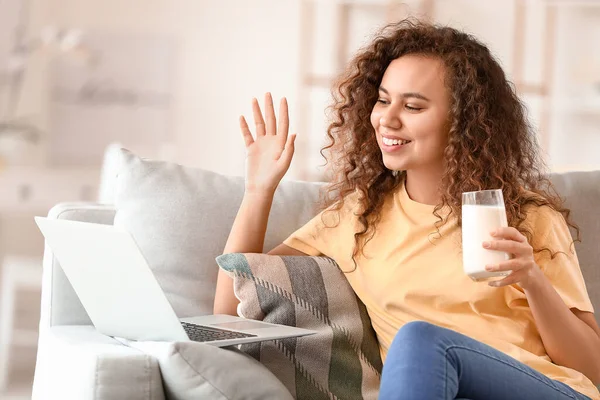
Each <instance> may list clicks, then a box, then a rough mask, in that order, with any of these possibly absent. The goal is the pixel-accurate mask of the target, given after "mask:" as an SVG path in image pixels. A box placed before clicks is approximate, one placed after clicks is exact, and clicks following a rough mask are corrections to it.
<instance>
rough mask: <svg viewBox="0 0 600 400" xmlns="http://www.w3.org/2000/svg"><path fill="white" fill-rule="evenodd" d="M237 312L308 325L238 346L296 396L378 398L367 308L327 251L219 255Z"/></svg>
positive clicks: (377, 361)
mask: <svg viewBox="0 0 600 400" xmlns="http://www.w3.org/2000/svg"><path fill="white" fill-rule="evenodd" d="M217 262H218V263H219V266H220V267H221V268H223V269H224V270H225V271H226V272H227V273H228V275H230V276H231V277H232V278H233V279H234V292H235V295H236V296H237V297H238V298H239V299H240V300H241V303H240V305H239V307H238V312H239V313H240V315H242V316H244V317H246V318H251V319H260V320H264V321H266V322H271V323H276V324H284V325H291V326H297V327H300V328H306V329H313V330H315V331H316V332H317V333H316V334H314V335H310V336H302V337H298V338H289V339H283V340H275V341H268V342H262V343H254V344H248V345H243V346H242V350H244V351H246V352H248V353H249V354H253V355H254V356H255V357H256V358H257V359H259V360H260V361H261V362H262V363H263V364H265V365H266V366H267V367H268V368H269V369H270V370H271V371H272V372H273V373H274V374H275V375H276V376H277V377H278V378H279V379H280V380H281V381H282V382H283V383H284V384H285V386H286V387H287V388H288V390H289V391H290V393H292V395H293V396H294V397H295V398H296V399H307V400H312V399H315V398H324V399H331V398H338V399H376V398H377V395H378V392H379V379H380V372H381V368H382V362H381V356H380V352H379V345H378V343H377V339H376V336H375V332H374V331H373V328H372V327H371V320H370V319H369V316H368V314H367V310H366V307H365V306H364V305H363V304H362V303H361V301H360V300H359V299H358V298H357V297H356V295H355V294H354V291H353V290H352V287H351V286H350V284H349V283H348V280H347V279H346V277H345V276H344V274H343V273H342V272H341V271H340V269H339V267H338V265H337V264H336V263H335V261H333V260H332V259H331V258H327V257H308V256H273V255H266V254H238V253H234V254H225V255H222V256H220V257H218V258H217Z"/></svg>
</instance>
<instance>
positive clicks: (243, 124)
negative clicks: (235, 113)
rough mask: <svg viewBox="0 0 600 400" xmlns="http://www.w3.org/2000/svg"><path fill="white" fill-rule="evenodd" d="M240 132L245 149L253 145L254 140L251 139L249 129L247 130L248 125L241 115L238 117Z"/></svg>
mask: <svg viewBox="0 0 600 400" xmlns="http://www.w3.org/2000/svg"><path fill="white" fill-rule="evenodd" d="M240 130H241V131H242V136H243V137H244V143H246V147H248V146H250V145H251V144H252V143H254V138H253V137H252V133H251V132H250V128H248V123H247V122H246V118H244V116H243V115H242V116H240Z"/></svg>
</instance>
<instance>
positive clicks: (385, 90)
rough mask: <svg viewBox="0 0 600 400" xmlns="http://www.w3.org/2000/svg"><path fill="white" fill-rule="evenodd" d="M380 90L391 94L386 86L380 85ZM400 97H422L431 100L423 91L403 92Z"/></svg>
mask: <svg viewBox="0 0 600 400" xmlns="http://www.w3.org/2000/svg"><path fill="white" fill-rule="evenodd" d="M379 90H380V91H382V92H383V93H385V94H387V95H388V96H389V94H390V92H388V91H387V89H386V88H384V87H383V86H379ZM400 97H404V98H405V99H406V98H410V97H412V98H415V99H421V100H425V101H429V99H428V98H427V97H425V96H423V95H422V94H421V93H418V92H407V93H402V94H401V95H400Z"/></svg>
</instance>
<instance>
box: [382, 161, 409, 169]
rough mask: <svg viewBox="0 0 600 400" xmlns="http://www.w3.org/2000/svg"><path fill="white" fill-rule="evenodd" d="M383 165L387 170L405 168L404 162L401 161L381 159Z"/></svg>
mask: <svg viewBox="0 0 600 400" xmlns="http://www.w3.org/2000/svg"><path fill="white" fill-rule="evenodd" d="M383 165H385V167H386V168H387V169H389V170H392V171H404V170H405V169H406V165H405V163H402V162H393V161H392V160H389V161H388V160H386V159H385V158H384V159H383Z"/></svg>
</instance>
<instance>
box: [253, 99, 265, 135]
mask: <svg viewBox="0 0 600 400" xmlns="http://www.w3.org/2000/svg"><path fill="white" fill-rule="evenodd" d="M252 113H253V115H254V125H256V137H259V136H265V133H266V132H265V121H264V120H263V116H262V112H261V111H260V105H259V104H258V100H256V98H254V99H252Z"/></svg>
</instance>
